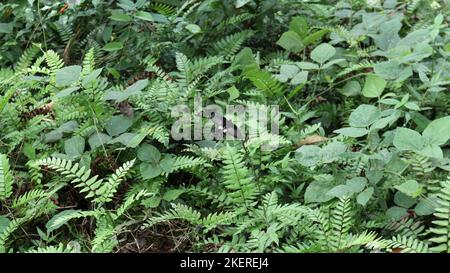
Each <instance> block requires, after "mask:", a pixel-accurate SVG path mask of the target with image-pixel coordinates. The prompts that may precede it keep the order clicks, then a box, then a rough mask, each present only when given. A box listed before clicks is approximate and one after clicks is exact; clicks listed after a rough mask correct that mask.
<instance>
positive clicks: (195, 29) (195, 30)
mask: <svg viewBox="0 0 450 273" xmlns="http://www.w3.org/2000/svg"><path fill="white" fill-rule="evenodd" d="M184 28H185V29H187V30H189V32H190V33H193V34H196V33H200V32H202V29H201V28H200V27H199V26H198V25H196V24H188V25H187V26H185V27H184Z"/></svg>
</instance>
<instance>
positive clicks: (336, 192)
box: [327, 185, 354, 198]
mask: <svg viewBox="0 0 450 273" xmlns="http://www.w3.org/2000/svg"><path fill="white" fill-rule="evenodd" d="M353 193H354V192H353V191H352V190H351V189H350V188H349V187H348V186H347V185H338V186H336V187H334V188H332V189H331V190H329V191H328V192H327V195H329V196H333V197H337V198H343V197H344V196H348V195H351V194H353Z"/></svg>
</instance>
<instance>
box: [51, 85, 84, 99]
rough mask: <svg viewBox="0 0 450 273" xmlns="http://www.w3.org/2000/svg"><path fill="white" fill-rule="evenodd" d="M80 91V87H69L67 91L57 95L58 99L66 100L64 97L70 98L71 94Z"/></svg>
mask: <svg viewBox="0 0 450 273" xmlns="http://www.w3.org/2000/svg"><path fill="white" fill-rule="evenodd" d="M79 89H80V87H78V86H73V87H68V88H66V89H64V90H61V91H60V92H58V93H57V94H56V97H57V98H64V97H67V96H69V95H70V94H72V93H73V92H75V91H78V90H79Z"/></svg>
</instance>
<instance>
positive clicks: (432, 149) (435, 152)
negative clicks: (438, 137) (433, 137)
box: [417, 145, 444, 159]
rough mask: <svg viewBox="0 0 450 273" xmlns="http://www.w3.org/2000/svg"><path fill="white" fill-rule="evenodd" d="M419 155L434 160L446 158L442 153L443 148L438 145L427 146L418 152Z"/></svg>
mask: <svg viewBox="0 0 450 273" xmlns="http://www.w3.org/2000/svg"><path fill="white" fill-rule="evenodd" d="M417 152H418V153H419V154H421V155H423V156H426V157H432V158H438V159H441V158H444V154H443V152H442V149H441V147H439V146H437V145H427V146H425V147H424V148H423V149H422V150H420V151H417Z"/></svg>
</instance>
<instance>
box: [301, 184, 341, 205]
mask: <svg viewBox="0 0 450 273" xmlns="http://www.w3.org/2000/svg"><path fill="white" fill-rule="evenodd" d="M333 187H334V186H333V184H332V183H330V182H326V181H313V182H312V183H311V184H309V185H308V187H307V188H306V190H305V197H304V198H305V202H306V203H322V202H327V201H329V200H331V199H332V198H333V196H331V195H328V194H327V193H328V192H329V191H330V190H331V189H332V188H333Z"/></svg>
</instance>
